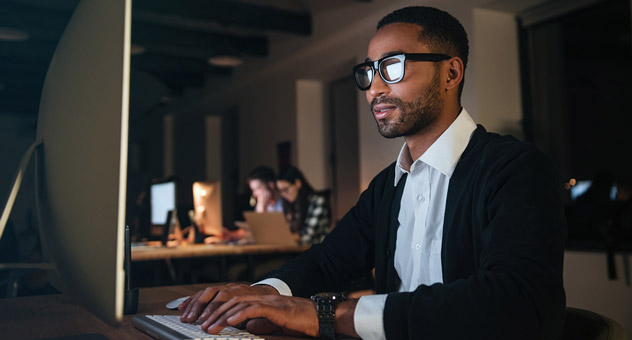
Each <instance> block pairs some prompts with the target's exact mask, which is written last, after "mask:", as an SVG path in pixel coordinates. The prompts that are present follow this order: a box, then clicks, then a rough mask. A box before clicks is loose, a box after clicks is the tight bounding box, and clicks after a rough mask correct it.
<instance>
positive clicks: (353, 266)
mask: <svg viewBox="0 0 632 340" xmlns="http://www.w3.org/2000/svg"><path fill="white" fill-rule="evenodd" d="M389 169H391V170H390V171H391V173H392V166H391V167H389V168H386V169H385V170H384V171H382V172H381V173H380V174H379V175H378V176H376V177H375V178H374V179H373V181H371V183H370V184H369V187H368V188H367V189H366V190H365V191H364V192H363V193H362V194H361V195H360V198H359V200H358V202H357V203H356V205H355V206H354V207H353V208H351V209H350V210H349V212H348V213H347V214H345V215H344V217H343V218H342V219H341V220H340V222H338V224H337V225H336V226H335V227H334V228H333V229H332V230H331V232H330V233H329V234H328V235H327V236H326V237H325V239H324V240H323V242H322V243H320V244H315V245H313V246H312V247H311V248H310V249H308V250H306V251H305V252H303V253H302V254H301V255H299V256H297V257H296V258H294V259H292V260H290V261H288V262H287V263H286V264H284V265H283V266H282V267H281V268H280V269H279V270H276V271H273V272H271V273H269V274H267V275H266V278H277V279H280V280H282V281H283V282H285V283H287V285H288V286H289V287H290V288H291V289H292V294H293V295H294V296H300V297H309V296H310V295H313V294H314V293H318V292H325V291H339V292H343V291H347V290H348V289H349V288H350V286H351V283H352V282H353V281H354V280H357V279H360V278H363V277H366V275H368V274H369V273H370V271H371V269H373V267H374V266H375V264H374V259H375V235H374V226H375V212H376V211H378V208H377V207H379V206H380V200H381V199H382V197H383V195H380V194H376V192H381V191H383V190H384V187H385V186H388V185H389V183H388V179H392V175H391V176H390V177H389V176H388V173H389ZM390 186H391V187H392V186H393V184H392V182H390ZM391 191H393V190H391Z"/></svg>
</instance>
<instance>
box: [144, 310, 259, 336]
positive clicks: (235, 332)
mask: <svg viewBox="0 0 632 340" xmlns="http://www.w3.org/2000/svg"><path fill="white" fill-rule="evenodd" d="M200 324H201V322H197V323H183V322H180V316H179V315H145V316H135V317H133V318H132V325H134V327H136V328H138V329H140V330H141V331H143V332H145V333H147V334H149V335H150V336H151V337H153V338H155V339H159V340H185V339H192V340H193V339H195V340H197V339H200V340H205V339H213V340H264V339H263V338H262V337H259V336H257V335H254V334H251V333H248V332H246V331H242V330H240V329H237V328H234V327H230V326H229V327H226V328H224V329H223V330H222V331H221V332H220V333H219V334H208V333H206V332H204V331H203V330H202V328H200Z"/></svg>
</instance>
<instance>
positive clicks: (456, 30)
mask: <svg viewBox="0 0 632 340" xmlns="http://www.w3.org/2000/svg"><path fill="white" fill-rule="evenodd" d="M394 23H407V24H415V25H418V26H421V27H422V28H423V30H422V31H421V36H420V37H419V38H420V40H423V41H424V42H425V43H426V44H428V47H429V48H430V52H432V53H443V54H447V55H449V56H453V57H459V58H461V60H463V69H464V70H465V67H466V65H467V57H468V54H469V49H470V48H469V44H468V39H467V33H466V32H465V29H464V28H463V26H462V25H461V23H460V22H459V21H458V20H457V19H456V18H455V17H453V16H452V15H450V14H449V13H447V12H444V11H442V10H439V9H436V8H432V7H425V6H410V7H404V8H402V9H398V10H395V11H393V12H392V13H390V14H388V15H386V16H385V17H384V18H382V20H380V21H379V22H378V24H377V29H378V30H379V29H380V28H382V27H384V26H386V25H388V24H394ZM462 91H463V82H461V84H460V86H459V95H460V94H461V92H462Z"/></svg>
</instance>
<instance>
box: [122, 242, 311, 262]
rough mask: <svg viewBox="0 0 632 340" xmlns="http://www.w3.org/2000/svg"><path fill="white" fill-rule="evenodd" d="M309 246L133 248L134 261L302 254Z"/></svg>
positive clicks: (214, 245)
mask: <svg viewBox="0 0 632 340" xmlns="http://www.w3.org/2000/svg"><path fill="white" fill-rule="evenodd" d="M308 248H309V246H299V245H293V244H290V245H287V244H245V245H226V244H208V245H207V244H193V245H186V246H179V247H174V248H167V247H145V246H137V247H132V261H150V260H166V259H175V258H193V257H209V256H226V255H259V254H281V253H300V252H302V251H304V250H306V249H308Z"/></svg>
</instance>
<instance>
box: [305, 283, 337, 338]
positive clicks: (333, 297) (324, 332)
mask: <svg viewBox="0 0 632 340" xmlns="http://www.w3.org/2000/svg"><path fill="white" fill-rule="evenodd" d="M344 300H345V296H344V294H342V293H318V294H316V295H313V296H312V301H314V302H316V313H317V314H318V328H319V332H320V338H321V339H323V340H336V332H335V331H334V317H335V316H336V306H337V305H338V303H339V302H341V301H344Z"/></svg>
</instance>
